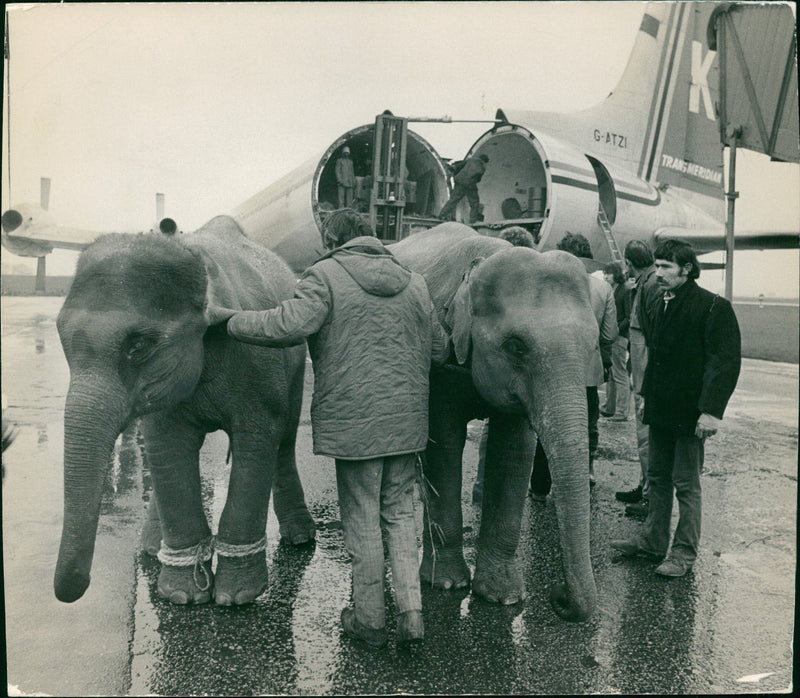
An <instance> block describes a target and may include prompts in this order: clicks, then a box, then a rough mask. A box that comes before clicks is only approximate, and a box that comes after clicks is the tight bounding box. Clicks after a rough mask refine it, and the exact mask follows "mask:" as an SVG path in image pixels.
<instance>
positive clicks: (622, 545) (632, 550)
mask: <svg viewBox="0 0 800 698" xmlns="http://www.w3.org/2000/svg"><path fill="white" fill-rule="evenodd" d="M609 545H610V546H611V547H612V548H614V550H616V551H618V552H620V553H622V554H623V555H624V556H625V557H637V556H638V557H646V558H648V559H649V560H660V559H661V556H659V555H656V554H655V553H651V552H650V551H649V550H645V549H644V548H642V547H641V546H640V545H639V543H637V542H636V541H635V540H633V539H630V538H615V539H613V540H611V542H610V543H609Z"/></svg>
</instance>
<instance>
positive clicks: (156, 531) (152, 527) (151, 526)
mask: <svg viewBox="0 0 800 698" xmlns="http://www.w3.org/2000/svg"><path fill="white" fill-rule="evenodd" d="M139 547H140V548H141V549H142V550H143V551H144V552H146V553H147V554H148V555H152V556H153V557H155V556H156V555H158V550H159V548H160V547H161V525H160V524H159V523H158V521H157V520H156V521H153V520H151V519H148V520H147V521H145V522H144V527H143V528H142V535H141V536H140V537H139Z"/></svg>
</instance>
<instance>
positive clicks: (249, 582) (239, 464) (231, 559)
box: [214, 432, 278, 606]
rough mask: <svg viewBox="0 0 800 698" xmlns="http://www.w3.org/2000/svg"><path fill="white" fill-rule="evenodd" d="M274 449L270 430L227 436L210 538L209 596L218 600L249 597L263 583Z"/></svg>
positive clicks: (233, 601) (235, 601) (248, 599)
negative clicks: (224, 481)
mask: <svg viewBox="0 0 800 698" xmlns="http://www.w3.org/2000/svg"><path fill="white" fill-rule="evenodd" d="M277 451H278V444H277V437H276V436H275V435H274V434H271V433H263V432H262V433H250V432H234V434H233V435H232V437H231V454H232V457H233V464H232V466H231V476H230V481H229V483H228V497H227V500H226V501H225V507H224V509H223V510H222V516H221V517H220V521H219V531H218V533H217V543H216V550H217V571H216V578H215V580H214V599H215V601H216V603H217V604H219V605H220V606H231V605H240V604H246V603H250V602H251V601H254V600H255V599H256V597H257V596H259V595H260V594H261V593H262V592H263V591H264V590H265V589H266V588H267V581H268V578H267V560H266V552H265V551H266V544H267V541H266V530H267V510H268V507H269V494H270V488H271V486H272V476H273V473H274V472H275V462H276V459H277Z"/></svg>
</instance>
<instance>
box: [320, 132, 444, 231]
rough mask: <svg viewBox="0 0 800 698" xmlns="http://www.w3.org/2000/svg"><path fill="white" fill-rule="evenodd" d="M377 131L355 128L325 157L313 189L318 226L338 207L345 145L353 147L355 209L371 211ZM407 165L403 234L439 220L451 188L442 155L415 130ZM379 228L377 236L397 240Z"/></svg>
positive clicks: (411, 134)
mask: <svg viewBox="0 0 800 698" xmlns="http://www.w3.org/2000/svg"><path fill="white" fill-rule="evenodd" d="M374 133H375V127H374V125H372V124H369V125H366V126H361V127H359V128H356V129H353V130H352V131H349V132H348V133H346V134H345V135H344V136H342V137H341V138H339V139H338V140H337V141H336V142H335V143H334V144H333V145H332V146H331V147H330V148H329V149H328V151H327V152H326V153H325V155H324V156H323V158H322V161H321V162H320V166H319V167H318V169H317V176H316V178H315V179H316V182H315V184H316V186H315V187H314V188H313V193H314V196H315V200H314V201H313V208H314V216H315V218H316V219H317V223H318V225H320V226H321V224H322V222H323V221H324V220H325V217H326V216H327V214H328V213H330V212H331V211H334V210H336V209H337V208H338V207H339V201H338V186H337V183H336V161H337V160H338V159H339V158H340V157H342V153H343V151H344V148H345V147H348V148H349V149H350V157H351V158H352V160H353V171H354V173H355V179H356V185H355V188H354V196H353V204H352V208H354V209H355V210H356V211H359V212H361V213H364V214H368V213H369V210H370V205H371V198H370V197H371V194H372V193H373V192H372V183H373V182H372V180H373V165H374V163H373V157H374V153H373V151H374V145H375V136H374ZM405 168H406V171H405V173H404V174H405V183H404V192H403V198H404V201H405V206H404V210H403V227H404V235H407V234H409V233H411V232H415V231H416V229H424V228H427V227H431V226H432V225H435V224H436V223H438V222H440V221H438V220H436V218H435V216H436V214H437V213H438V212H439V210H440V209H441V208H442V206H444V204H445V202H446V201H447V198H448V196H449V190H448V186H447V175H446V170H445V167H444V163H443V162H442V160H441V158H440V157H439V156H438V154H437V153H436V151H435V150H434V149H433V148H432V147H431V146H430V145H429V144H428V143H427V142H426V141H425V140H424V139H423V138H422V137H420V136H418V135H417V134H415V133H413V132H412V131H408V137H407V146H406V162H405ZM373 198H374V197H373ZM398 198H399V197H398ZM377 227H378V230H377V231H376V232H377V233H378V237H381V238H384V239H396V238H393V237H391V236H389V235H387V236H384V235H382V234H381V232H382V231H381V230H380V223H379V225H378V226H377Z"/></svg>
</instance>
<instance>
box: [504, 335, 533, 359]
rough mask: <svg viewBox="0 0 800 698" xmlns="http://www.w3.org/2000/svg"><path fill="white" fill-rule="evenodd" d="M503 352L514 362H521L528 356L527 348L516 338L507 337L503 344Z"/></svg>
mask: <svg viewBox="0 0 800 698" xmlns="http://www.w3.org/2000/svg"><path fill="white" fill-rule="evenodd" d="M503 351H504V352H506V354H508V355H509V356H510V357H511V358H512V359H515V360H516V361H521V360H523V359H524V358H525V357H526V356H527V354H528V347H527V346H525V342H523V341H522V340H521V339H519V338H518V337H509V338H508V339H506V341H505V342H503Z"/></svg>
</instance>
